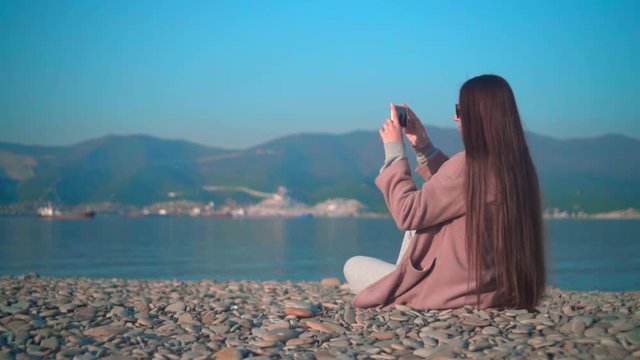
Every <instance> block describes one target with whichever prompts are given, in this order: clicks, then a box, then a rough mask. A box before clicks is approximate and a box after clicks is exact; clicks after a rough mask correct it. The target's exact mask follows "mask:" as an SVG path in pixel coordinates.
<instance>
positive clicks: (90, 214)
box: [38, 205, 96, 220]
mask: <svg viewBox="0 0 640 360" xmlns="http://www.w3.org/2000/svg"><path fill="white" fill-rule="evenodd" d="M95 216H96V212H95V211H85V212H75V213H74V212H61V211H60V210H57V209H54V208H53V207H52V206H51V205H47V206H44V207H41V208H39V209H38V217H41V218H45V219H70V220H72V219H93V218H94V217H95Z"/></svg>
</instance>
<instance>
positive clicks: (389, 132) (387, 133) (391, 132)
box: [378, 103, 402, 144]
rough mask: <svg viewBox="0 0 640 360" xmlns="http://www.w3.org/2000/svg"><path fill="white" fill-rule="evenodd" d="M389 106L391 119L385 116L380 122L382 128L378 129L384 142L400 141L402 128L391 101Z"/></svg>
mask: <svg viewBox="0 0 640 360" xmlns="http://www.w3.org/2000/svg"><path fill="white" fill-rule="evenodd" d="M390 107H391V119H389V118H387V119H386V120H385V122H384V123H383V124H382V128H380V130H378V133H379V134H380V137H381V138H382V142H383V143H384V144H386V143H389V142H392V141H402V128H401V127H400V121H399V120H398V113H397V112H396V106H395V105H394V104H393V103H392V104H391V105H390ZM392 119H393V120H392Z"/></svg>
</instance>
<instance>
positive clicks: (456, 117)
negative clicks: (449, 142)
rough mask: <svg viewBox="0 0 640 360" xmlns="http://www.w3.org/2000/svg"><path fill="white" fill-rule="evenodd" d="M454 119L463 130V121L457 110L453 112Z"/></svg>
mask: <svg viewBox="0 0 640 360" xmlns="http://www.w3.org/2000/svg"><path fill="white" fill-rule="evenodd" d="M453 121H455V122H456V125H458V129H460V130H462V121H461V120H460V118H459V117H458V115H457V114H456V113H455V112H454V113H453Z"/></svg>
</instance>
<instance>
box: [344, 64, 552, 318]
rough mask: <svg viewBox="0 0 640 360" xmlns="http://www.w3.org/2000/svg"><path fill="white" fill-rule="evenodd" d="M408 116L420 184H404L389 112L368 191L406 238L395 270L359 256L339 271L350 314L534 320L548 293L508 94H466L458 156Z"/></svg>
mask: <svg viewBox="0 0 640 360" xmlns="http://www.w3.org/2000/svg"><path fill="white" fill-rule="evenodd" d="M403 105H404V107H406V104H403ZM406 111H407V114H408V123H407V125H406V129H405V131H404V132H405V134H406V137H407V139H408V141H409V142H410V143H411V145H412V147H413V149H414V150H415V151H416V153H417V157H418V167H417V168H416V172H417V173H418V174H420V175H421V176H422V177H423V178H424V179H425V180H426V182H425V183H424V184H423V185H422V186H421V188H417V187H416V183H415V182H414V180H413V179H412V177H411V169H410V167H409V163H408V161H407V158H406V155H405V152H404V146H403V138H402V133H403V131H402V127H401V126H400V123H399V121H398V116H397V110H396V107H395V105H393V104H391V119H386V121H385V122H384V124H383V126H382V128H381V129H380V131H379V133H380V137H381V138H382V141H383V143H384V149H385V161H384V165H383V167H382V169H381V170H380V173H379V175H378V176H377V177H376V179H375V183H376V185H377V187H378V188H379V189H380V191H381V192H382V195H383V197H384V200H385V202H386V204H387V207H388V209H389V212H390V213H391V216H392V217H393V220H394V221H395V223H396V224H397V226H398V227H399V228H400V229H401V230H405V231H406V232H405V235H404V239H403V241H402V245H401V249H400V254H399V256H398V260H397V262H396V264H390V263H387V262H384V261H382V260H379V259H375V258H371V257H366V256H355V257H352V258H350V259H349V260H348V261H347V262H346V264H345V266H344V275H345V278H346V280H347V282H348V283H349V285H350V286H351V289H352V291H353V292H354V293H355V294H356V296H355V298H354V299H353V304H354V305H355V306H357V307H373V306H376V307H379V308H388V307H390V306H392V305H394V304H406V305H409V306H411V307H414V308H427V309H449V308H458V307H462V306H465V305H473V306H476V307H477V308H479V309H485V308H488V307H510V308H521V309H527V310H530V311H532V310H533V309H534V308H535V307H536V306H537V304H538V303H539V301H540V299H541V297H542V296H543V293H544V289H545V284H546V272H545V235H544V228H543V220H542V205H541V199H540V187H539V183H538V176H537V173H536V170H535V167H534V165H533V162H532V160H531V156H530V154H529V149H528V146H527V142H526V139H525V135H524V131H523V129H522V124H521V121H520V116H519V114H518V109H517V106H516V101H515V97H514V95H513V92H512V90H511V87H510V86H509V84H508V83H507V81H506V80H504V79H503V78H502V77H499V76H496V75H481V76H477V77H475V78H473V79H470V80H468V81H467V82H465V83H464V84H463V86H462V87H461V89H460V94H459V106H458V104H456V115H455V116H454V120H455V121H456V122H457V124H458V128H459V129H460V131H461V133H462V140H463V144H464V151H461V152H459V153H457V154H455V155H453V156H451V158H449V157H447V155H445V154H444V153H443V152H442V151H441V150H440V149H438V148H437V147H435V146H434V144H432V143H431V141H430V139H429V137H428V136H427V133H426V131H425V129H424V127H423V125H422V123H421V121H420V120H419V119H418V117H417V116H416V114H415V113H414V112H413V111H412V110H411V109H409V108H408V107H406Z"/></svg>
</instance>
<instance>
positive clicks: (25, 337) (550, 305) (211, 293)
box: [0, 274, 640, 359]
mask: <svg viewBox="0 0 640 360" xmlns="http://www.w3.org/2000/svg"><path fill="white" fill-rule="evenodd" d="M352 298H353V295H352V294H351V293H350V291H349V289H348V285H345V284H339V280H338V279H324V280H323V281H320V282H314V281H308V282H294V281H212V280H200V281H177V280H133V279H118V278H112V279H92V278H83V277H64V278H50V277H39V276H38V275H36V274H27V275H19V276H0V358H2V359H4V358H9V359H13V358H26V357H28V356H36V357H44V358H75V359H93V358H99V357H112V358H116V357H118V358H122V357H121V356H124V357H125V358H154V359H179V358H187V359H209V358H212V357H215V358H216V359H240V358H251V357H253V358H255V359H267V358H289V359H331V358H338V359H396V358H400V359H422V358H430V359H435V358H439V359H447V358H478V357H484V358H492V359H499V358H523V359H524V358H549V357H559V358H576V357H580V358H588V359H601V358H633V357H638V356H640V292H639V291H627V292H602V291H568V290H560V289H558V288H553V287H548V288H547V293H546V294H545V296H544V298H543V300H542V302H541V304H540V305H539V306H538V307H537V308H536V311H535V312H531V313H529V312H527V311H525V310H517V309H510V310H504V311H498V310H497V309H487V310H477V309H474V308H473V307H471V306H465V307H462V308H459V309H449V310H419V309H411V308H409V307H406V306H396V308H395V309H393V310H390V311H378V310H376V309H354V308H353V307H352V306H351V304H350V301H351V299H352Z"/></svg>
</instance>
